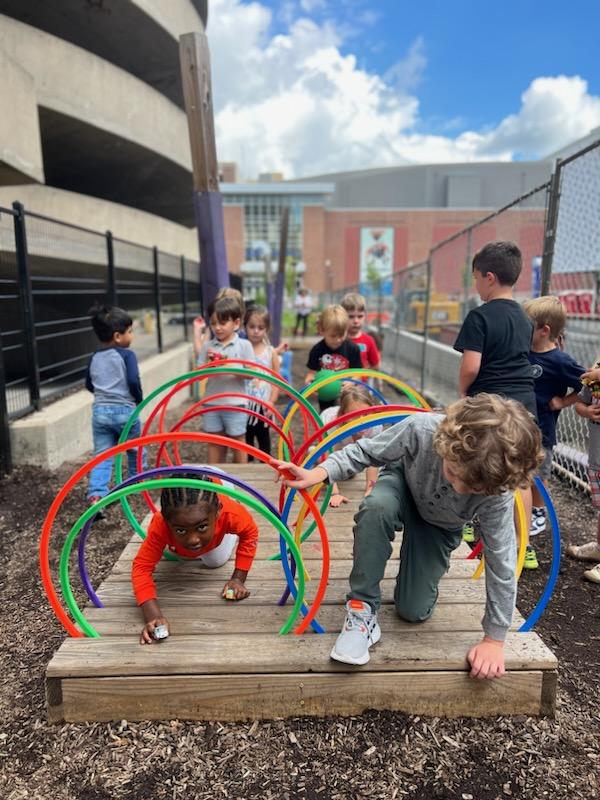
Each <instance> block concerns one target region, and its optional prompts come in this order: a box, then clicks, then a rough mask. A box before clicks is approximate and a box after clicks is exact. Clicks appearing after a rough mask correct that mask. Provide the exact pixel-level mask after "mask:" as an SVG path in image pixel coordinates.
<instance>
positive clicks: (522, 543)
mask: <svg viewBox="0 0 600 800" xmlns="http://www.w3.org/2000/svg"><path fill="white" fill-rule="evenodd" d="M515 507H516V509H517V521H518V523H519V531H518V532H519V555H518V556H517V571H516V576H517V580H519V578H520V577H521V572H522V571H523V564H524V563H525V550H526V549H527V520H526V519H525V505H524V503H523V498H522V497H521V491H520V490H519V489H517V491H516V492H515ZM484 561H485V560H484V557H483V555H482V556H481V561H480V562H479V564H478V566H477V569H476V570H475V572H474V573H473V575H472V579H473V580H474V581H476V580H477V579H478V578H480V577H481V573H482V572H483V567H484Z"/></svg>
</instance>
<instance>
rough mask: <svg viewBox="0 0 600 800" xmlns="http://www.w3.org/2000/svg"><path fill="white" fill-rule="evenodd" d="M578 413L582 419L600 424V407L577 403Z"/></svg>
mask: <svg viewBox="0 0 600 800" xmlns="http://www.w3.org/2000/svg"><path fill="white" fill-rule="evenodd" d="M577 413H578V414H579V416H580V417H584V418H585V419H589V420H591V421H592V422H600V406H596V405H593V406H586V405H585V404H584V403H577Z"/></svg>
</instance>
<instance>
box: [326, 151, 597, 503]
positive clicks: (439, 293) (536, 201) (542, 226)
mask: <svg viewBox="0 0 600 800" xmlns="http://www.w3.org/2000/svg"><path fill="white" fill-rule="evenodd" d="M493 240H510V241H513V242H515V243H516V244H517V245H518V246H519V248H520V250H521V252H522V255H523V270H522V273H521V276H520V278H519V281H518V283H517V284H516V286H515V289H514V296H515V299H516V300H517V301H519V302H522V301H524V300H526V299H528V298H530V297H537V296H539V295H540V294H544V293H549V292H550V293H552V294H556V295H558V296H559V297H560V298H561V300H562V302H563V304H564V305H565V308H566V310H567V312H568V322H567V329H566V336H565V341H566V349H567V351H568V352H569V353H570V354H571V355H572V356H573V357H574V358H575V359H576V361H577V362H578V363H579V364H581V365H582V367H586V368H587V367H589V366H590V365H591V364H593V363H594V362H595V361H596V359H597V358H598V357H599V353H600V336H599V334H600V141H597V142H595V143H593V144H592V145H590V146H589V147H586V148H585V149H584V150H582V151H580V152H579V153H575V154H574V155H572V156H570V157H569V158H568V159H565V160H564V161H557V163H556V166H555V170H554V173H553V175H552V177H551V179H550V180H549V181H548V182H547V183H544V184H542V185H541V186H537V187H536V188H534V189H532V190H531V191H529V192H527V193H526V194H523V195H522V196H520V197H518V198H516V199H515V200H513V201H512V202H511V203H509V204H508V205H506V206H504V207H503V208H501V209H498V210H497V211H495V212H494V213H492V214H489V215H488V216H486V217H484V218H483V219H481V220H479V221H478V222H477V223H475V224H473V225H470V226H468V227H467V228H465V229H464V230H461V231H459V232H457V233H455V234H454V235H452V236H450V237H448V238H447V239H445V240H444V241H441V242H439V243H437V244H435V245H434V246H433V247H432V248H431V250H430V252H429V256H428V258H427V259H426V260H425V261H423V262H422V263H419V264H414V265H409V266H407V267H406V268H404V269H401V270H399V271H397V272H395V273H394V274H393V275H392V276H391V277H392V281H391V293H388V294H384V293H383V292H382V291H381V290H380V287H381V286H382V285H387V286H389V279H388V280H387V281H381V282H380V284H379V287H378V286H377V285H375V286H372V287H371V290H370V291H369V292H368V293H367V295H366V301H367V315H368V319H369V322H370V323H371V324H374V325H376V326H378V327H379V328H380V329H381V332H382V334H383V341H384V344H383V358H382V365H383V368H384V369H385V370H386V371H388V372H389V373H390V374H392V375H395V376H396V377H399V378H401V379H403V380H405V381H406V382H407V383H410V384H412V385H413V386H415V388H417V389H419V390H420V391H421V392H422V393H424V394H425V395H426V396H428V397H429V398H430V399H431V400H432V401H433V402H434V403H436V404H446V403H448V402H451V401H452V400H455V399H456V398H458V396H459V390H458V373H459V365H460V358H461V356H460V354H459V353H457V352H456V351H455V350H454V349H453V345H454V342H455V340H456V336H457V334H458V331H459V329H460V327H461V325H462V323H463V321H464V319H465V317H466V315H467V314H468V312H469V311H470V310H471V309H472V308H475V307H476V306H477V305H479V304H480V302H481V301H480V299H479V297H478V295H477V292H476V291H475V288H474V286H473V280H472V259H473V256H474V254H475V253H476V252H477V251H478V250H479V249H481V247H483V245H484V244H486V243H487V242H490V241H493ZM362 288H363V289H364V285H363V287H362ZM349 291H358V292H360V287H359V286H348V287H345V288H344V289H339V290H336V291H335V292H328V293H325V294H323V295H322V296H321V298H320V300H321V302H322V303H328V302H339V300H340V299H341V298H342V297H343V296H344V294H346V292H349ZM362 293H363V294H364V292H362ZM557 432H558V440H559V442H558V445H557V446H556V448H555V450H554V466H555V468H556V469H557V471H559V472H561V473H562V474H563V475H566V476H567V477H569V478H570V479H571V480H572V481H573V482H574V483H576V484H578V485H579V486H580V487H582V488H587V477H586V473H585V468H586V465H587V454H586V451H587V422H586V421H585V420H583V419H582V418H581V417H579V416H578V415H577V414H576V412H575V410H574V408H569V409H567V410H566V411H563V412H562V414H561V416H560V418H559V425H558V431H557Z"/></svg>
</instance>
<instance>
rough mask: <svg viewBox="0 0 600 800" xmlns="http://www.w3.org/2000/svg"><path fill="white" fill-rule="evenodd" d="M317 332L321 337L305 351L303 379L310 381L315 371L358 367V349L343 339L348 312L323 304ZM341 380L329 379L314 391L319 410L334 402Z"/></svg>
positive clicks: (359, 365)
mask: <svg viewBox="0 0 600 800" xmlns="http://www.w3.org/2000/svg"><path fill="white" fill-rule="evenodd" d="M317 324H318V329H319V333H320V334H321V335H322V336H323V338H322V339H321V340H320V341H319V342H317V344H316V345H314V347H312V348H311V350H310V353H309V354H308V362H307V364H306V366H307V367H308V372H307V373H306V378H305V379H304V382H305V383H312V382H313V381H314V379H315V376H316V374H317V373H318V372H321V371H325V372H331V373H333V372H339V371H340V370H343V369H360V368H361V367H362V361H361V358H360V350H359V349H358V347H357V346H356V345H355V344H354V342H350V341H348V339H347V334H348V324H349V320H348V314H347V313H346V310H345V309H344V308H342V307H341V306H326V307H325V308H324V309H323V311H321V313H320V315H319V320H318V323H317ZM341 388H342V387H341V383H340V382H339V381H333V382H332V383H331V384H329V385H328V386H326V387H324V388H323V390H320V391H319V393H318V397H319V406H320V409H321V411H323V410H324V409H326V408H330V407H331V406H334V405H336V404H337V399H338V397H339V394H340V391H341Z"/></svg>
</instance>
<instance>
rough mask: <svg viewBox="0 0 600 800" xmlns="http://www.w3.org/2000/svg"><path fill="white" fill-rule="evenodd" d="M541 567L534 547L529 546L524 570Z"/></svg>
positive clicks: (526, 551)
mask: <svg viewBox="0 0 600 800" xmlns="http://www.w3.org/2000/svg"><path fill="white" fill-rule="evenodd" d="M538 567H539V564H538V560H537V556H536V554H535V550H534V549H533V547H532V546H531V545H530V544H528V545H527V548H526V550H525V562H524V564H523V568H524V569H537V568H538Z"/></svg>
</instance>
